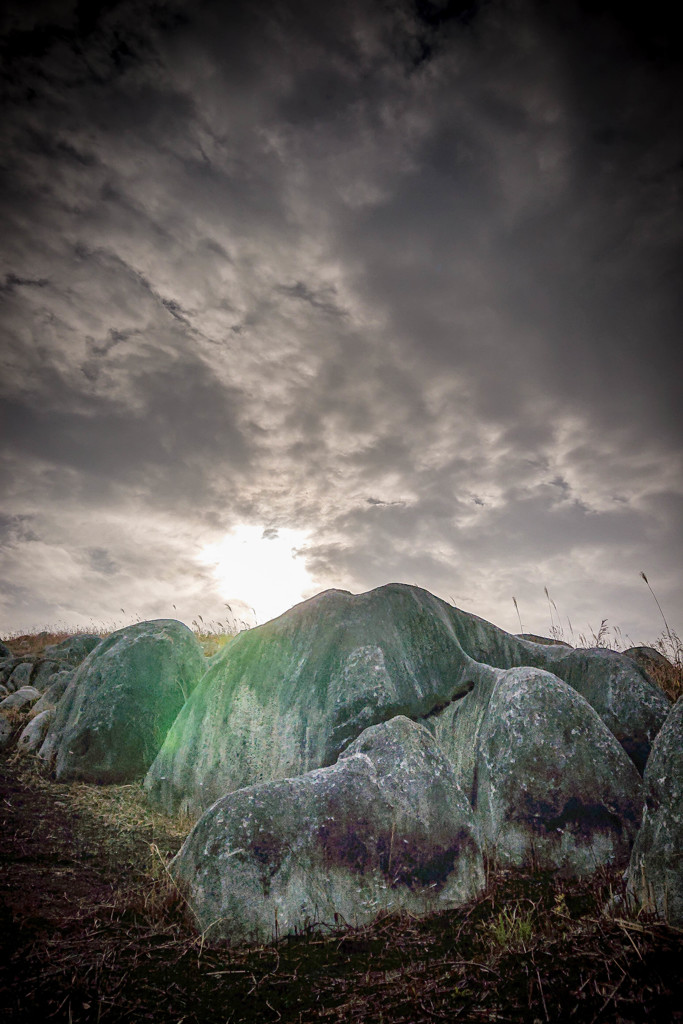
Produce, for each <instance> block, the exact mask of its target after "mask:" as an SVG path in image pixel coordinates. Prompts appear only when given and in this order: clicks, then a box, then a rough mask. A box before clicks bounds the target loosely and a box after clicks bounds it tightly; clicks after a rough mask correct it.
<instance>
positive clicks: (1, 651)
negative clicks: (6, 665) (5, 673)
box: [0, 640, 12, 658]
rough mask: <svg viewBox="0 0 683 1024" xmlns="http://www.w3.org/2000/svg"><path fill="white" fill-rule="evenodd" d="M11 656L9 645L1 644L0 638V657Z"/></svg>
mask: <svg viewBox="0 0 683 1024" xmlns="http://www.w3.org/2000/svg"><path fill="white" fill-rule="evenodd" d="M11 657H12V652H11V651H10V649H9V647H8V646H7V644H3V642H2V640H0V658H11Z"/></svg>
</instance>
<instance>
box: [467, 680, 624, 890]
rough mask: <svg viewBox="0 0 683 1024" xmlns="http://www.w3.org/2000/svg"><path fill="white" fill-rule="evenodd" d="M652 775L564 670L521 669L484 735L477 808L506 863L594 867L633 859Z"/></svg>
mask: <svg viewBox="0 0 683 1024" xmlns="http://www.w3.org/2000/svg"><path fill="white" fill-rule="evenodd" d="M642 793H643V786H642V780H641V778H640V775H639V774H638V771H637V770H636V768H635V766H634V765H633V763H632V762H631V761H630V760H629V758H628V757H627V755H626V753H625V752H624V750H623V748H622V747H621V746H620V745H619V743H617V741H616V739H615V737H614V736H613V735H612V733H611V732H610V731H609V730H608V729H607V727H606V726H605V725H604V724H603V722H602V721H601V720H600V718H599V717H598V715H597V714H596V713H595V711H594V710H593V708H591V706H590V705H589V704H588V702H587V701H586V700H584V699H583V697H581V696H580V695H579V694H578V693H576V692H575V691H574V690H572V688H571V687H570V686H568V685H567V684H566V683H563V682H562V681H561V680H559V679H558V678H557V677H556V676H553V675H550V673H548V672H543V671H539V670H538V669H529V668H517V669H511V670H510V671H508V672H505V673H503V674H502V675H501V677H500V679H499V680H498V682H497V684H496V686H495V687H494V690H493V693H492V695H491V698H490V701H489V703H488V707H487V710H486V715H485V718H484V720H483V722H482V726H481V729H480V731H479V735H478V740H477V752H476V764H475V792H474V808H475V816H476V819H477V822H478V823H479V826H480V830H481V833H480V834H481V837H482V841H483V842H485V844H486V847H487V849H488V851H489V853H490V854H491V855H492V857H493V859H494V861H495V862H497V863H498V864H500V865H503V866H508V865H512V866H515V867H529V866H536V867H538V868H540V869H552V870H559V871H560V872H563V873H565V874H567V875H571V876H577V875H585V874H590V873H592V872H593V871H595V870H596V868H598V867H600V866H602V865H608V866H617V867H618V866H622V865H626V864H627V863H628V860H629V855H630V852H631V847H632V845H633V841H634V838H635V834H636V831H637V828H638V826H639V824H640V818H641V811H642Z"/></svg>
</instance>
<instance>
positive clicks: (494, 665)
mask: <svg viewBox="0 0 683 1024" xmlns="http://www.w3.org/2000/svg"><path fill="white" fill-rule="evenodd" d="M518 666H532V667H536V668H542V669H545V670H547V671H550V672H553V673H554V674H555V675H557V676H558V677H559V678H561V679H564V680H565V681H566V682H568V683H569V684H570V685H571V686H572V687H574V689H576V690H577V691H578V692H579V693H581V694H582V696H584V697H585V698H586V700H587V701H588V702H589V704H591V705H592V706H593V707H594V708H595V710H596V711H597V713H598V715H599V716H600V717H601V718H602V720H603V721H604V722H605V724H606V725H607V726H608V728H609V729H610V730H611V731H612V732H613V733H614V734H615V735H616V736H617V738H618V739H619V741H620V742H621V743H622V746H624V748H625V749H626V751H627V753H629V756H631V757H632V758H633V760H634V762H636V763H637V764H638V766H639V767H642V765H643V764H644V761H645V759H646V756H647V753H648V752H649V749H650V744H651V742H652V740H653V739H654V736H655V735H656V733H657V730H658V729H659V727H660V726H661V723H662V722H663V721H664V719H665V718H666V715H667V713H668V709H669V707H670V704H669V702H668V700H667V698H666V697H665V696H664V695H663V694H662V693H661V691H659V690H657V688H656V687H655V686H654V685H653V684H652V683H651V682H650V681H649V680H648V679H647V677H646V676H645V674H644V673H643V671H642V670H641V669H640V668H638V666H636V665H635V664H634V663H633V662H632V661H630V660H629V659H628V658H624V657H623V656H621V655H619V654H616V653H614V652H610V651H583V650H573V649H571V648H567V647H562V646H558V645H552V646H550V645H542V644H534V643H530V642H528V641H525V640H520V639H519V638H518V637H516V636H513V635H511V634H509V633H505V632H504V631H503V630H501V629H498V628H497V627H496V626H493V625H492V624H491V623H489V622H486V621H485V620H484V619H480V618H478V617H477V616H476V615H470V614H468V613H466V612H462V611H460V610H458V609H457V608H453V607H452V606H451V605H449V604H447V603H446V602H444V601H441V600H439V599H438V598H436V597H434V596H433V595H432V594H429V593H428V592H427V591H425V590H421V589H420V588H419V587H412V586H407V585H404V584H389V585H388V586H385V587H380V588H378V589H377V590H373V591H370V592H369V593H367V594H358V595H353V594H349V593H347V592H345V591H338V590H334V591H326V592H325V593H323V594H319V595H318V596H317V597H315V598H311V600H309V601H305V602H303V603H302V604H299V605H297V606H296V607H294V608H292V609H290V610H289V611H288V612H286V613H285V614H284V615H281V616H280V617H279V618H277V619H274V620H273V621H272V622H268V623H266V624H265V625H263V626H259V627H257V628H255V629H252V630H249V631H246V632H244V633H242V634H241V635H239V636H238V637H236V638H235V640H233V641H232V642H231V644H230V645H229V646H228V647H227V648H226V649H225V650H224V651H223V652H221V653H220V654H219V655H217V656H216V658H215V659H212V661H211V664H210V666H209V668H208V670H207V672H206V675H205V676H204V678H203V680H202V683H201V685H200V686H198V687H197V689H196V691H195V692H194V694H193V695H192V697H191V699H190V700H189V701H188V703H187V705H186V706H185V707H184V708H183V710H182V712H181V713H180V714H179V716H178V718H177V720H176V722H175V723H174V724H173V727H172V729H171V730H170V731H169V734H168V736H167V738H166V741H165V743H164V745H163V747H162V748H161V750H160V751H159V755H158V757H157V758H156V760H155V762H154V764H153V765H152V767H151V768H150V771H149V773H148V775H147V778H146V780H145V787H146V789H147V792H148V794H149V796H150V799H151V800H152V802H154V803H156V804H157V805H159V806H161V807H163V808H164V809H165V810H166V811H168V812H170V813H175V812H177V811H178V810H181V811H189V812H190V813H194V814H200V813H201V812H202V811H203V810H204V809H205V808H206V807H208V806H210V805H211V804H212V803H213V802H214V801H215V800H217V799H219V798H220V797H221V796H223V795H224V794H225V793H228V792H231V791H233V790H235V789H239V788H241V787H243V786H247V785H251V784H253V783H255V782H261V781H268V780H271V779H279V778H287V777H289V776H294V775H299V774H301V773H302V772H306V771H310V770H312V769H315V768H319V767H325V766H327V765H330V764H334V762H335V761H336V759H337V757H338V756H339V754H340V753H341V751H343V750H344V749H345V747H346V746H347V745H348V744H349V743H350V742H352V740H353V739H354V738H355V737H356V736H359V735H360V733H361V732H362V731H363V730H364V729H366V728H368V727H369V726H370V725H374V724H377V723H379V722H383V721H388V720H389V719H390V718H392V717H394V716H395V715H399V714H402V715H406V716H408V717H409V718H412V719H414V720H418V719H420V718H426V717H427V716H434V715H437V714H438V713H439V712H440V711H441V710H442V709H444V708H447V707H449V705H451V704H452V703H453V702H458V701H459V700H460V698H462V697H463V696H464V695H465V694H466V693H467V692H468V691H469V690H472V689H474V688H477V689H478V691H479V697H480V698H481V701H483V705H482V707H481V708H480V711H481V713H482V714H483V711H484V710H485V708H484V705H485V703H486V701H487V700H488V698H489V697H490V694H491V692H492V687H493V685H494V684H495V681H496V679H497V674H496V670H497V669H508V668H512V667H518ZM477 699H479V698H477ZM474 703H476V701H470V702H469V704H470V706H472V705H473V704H474ZM463 736H464V739H463V742H464V743H465V744H469V745H470V746H471V742H472V738H471V737H469V738H468V737H467V736H466V735H464V734H463ZM451 746H452V745H451ZM449 756H453V753H452V749H451V747H449ZM455 756H456V759H457V758H458V757H459V756H460V755H455ZM463 756H467V754H466V753H465V754H464V755H463Z"/></svg>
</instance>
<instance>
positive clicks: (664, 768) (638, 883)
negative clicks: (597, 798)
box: [627, 698, 683, 928]
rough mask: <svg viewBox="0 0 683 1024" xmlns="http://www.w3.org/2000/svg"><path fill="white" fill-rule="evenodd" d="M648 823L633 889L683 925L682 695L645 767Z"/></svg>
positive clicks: (635, 856)
mask: <svg viewBox="0 0 683 1024" xmlns="http://www.w3.org/2000/svg"><path fill="white" fill-rule="evenodd" d="M644 783H645V807H644V810H643V824H642V826H641V829H640V832H639V833H638V836H637V838H636V841H635V845H634V847H633V852H632V854H631V862H630V864H629V868H628V874H627V880H628V889H629V891H630V893H631V895H632V896H634V897H635V898H636V899H637V900H638V901H639V902H640V903H641V904H642V905H643V906H645V907H646V908H647V909H649V910H654V911H656V912H657V914H658V915H659V916H660V917H661V918H663V919H664V920H667V921H669V922H670V923H671V924H673V925H675V926H676V927H677V928H683V700H681V699H680V698H679V699H678V701H677V702H676V704H674V706H673V709H672V711H671V713H670V715H669V717H668V718H667V720H666V722H665V723H664V725H663V726H662V728H661V730H660V732H659V735H658V736H657V739H656V740H655V743H654V746H653V748H652V754H651V755H650V759H649V761H648V763H647V767H646V768H645V778H644Z"/></svg>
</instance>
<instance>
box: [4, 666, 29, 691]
mask: <svg viewBox="0 0 683 1024" xmlns="http://www.w3.org/2000/svg"><path fill="white" fill-rule="evenodd" d="M32 674H33V662H32V661H22V662H19V663H18V664H16V665H15V666H14V668H13V669H12V671H11V673H10V675H9V676H8V679H7V682H6V683H5V686H6V687H7V689H8V690H9V691H10V693H13V692H14V691H15V690H20V689H21V688H22V686H29V685H30V682H31V676H32Z"/></svg>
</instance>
